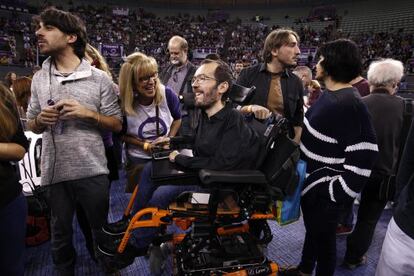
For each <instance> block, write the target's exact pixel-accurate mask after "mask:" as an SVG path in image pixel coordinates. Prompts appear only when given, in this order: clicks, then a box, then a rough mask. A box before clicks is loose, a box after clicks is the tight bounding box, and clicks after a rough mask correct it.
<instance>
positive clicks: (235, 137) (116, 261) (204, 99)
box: [99, 60, 261, 269]
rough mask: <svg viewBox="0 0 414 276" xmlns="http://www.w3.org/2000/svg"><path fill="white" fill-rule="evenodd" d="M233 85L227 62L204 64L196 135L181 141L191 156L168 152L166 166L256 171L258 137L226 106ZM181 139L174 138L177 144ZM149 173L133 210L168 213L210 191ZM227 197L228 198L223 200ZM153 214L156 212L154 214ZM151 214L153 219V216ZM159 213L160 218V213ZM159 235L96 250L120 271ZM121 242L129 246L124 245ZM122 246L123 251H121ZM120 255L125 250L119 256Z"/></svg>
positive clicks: (151, 232) (197, 79)
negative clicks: (186, 196)
mask: <svg viewBox="0 0 414 276" xmlns="http://www.w3.org/2000/svg"><path fill="white" fill-rule="evenodd" d="M231 85H232V74H231V71H230V68H229V66H228V65H227V64H226V63H224V62H223V61H220V60H218V61H212V60H205V61H203V63H202V64H201V66H200V67H199V68H198V70H197V71H196V73H195V75H194V78H193V80H192V86H193V91H194V97H195V105H196V106H197V107H199V108H201V110H202V111H203V112H202V116H201V118H200V120H199V123H198V127H197V129H196V133H195V135H194V137H185V139H184V140H185V141H186V142H191V143H193V154H194V156H187V155H184V154H181V153H179V152H178V151H172V152H171V153H170V155H169V160H170V162H174V163H176V164H177V165H178V166H180V167H183V168H187V169H192V170H199V169H211V170H220V171H229V170H246V169H252V168H256V163H257V158H258V155H259V151H260V147H261V142H260V139H259V135H258V134H257V133H256V132H255V131H254V130H253V129H252V128H250V127H249V126H248V125H247V124H246V123H245V120H244V118H243V116H242V115H240V113H239V112H238V111H237V110H234V109H232V107H231V106H230V105H229V104H226V99H227V97H226V94H227V93H228V91H230V88H231ZM174 139H175V138H171V141H170V138H163V139H158V140H157V141H155V142H154V143H156V144H165V143H170V144H171V145H174V144H175V142H176V141H174ZM179 139H180V138H177V140H179ZM152 169H153V168H152V164H151V163H149V164H148V165H147V166H146V167H145V168H144V170H143V172H142V176H141V182H140V183H139V188H138V192H137V195H136V199H135V202H134V210H133V212H138V213H140V212H144V211H145V210H148V209H151V208H148V207H157V208H160V209H164V210H166V209H167V207H168V206H169V204H170V203H172V202H173V201H174V200H175V199H176V197H177V196H178V195H179V194H181V193H182V192H184V191H205V190H210V189H209V188H211V187H205V186H204V187H201V186H200V185H190V186H189V185H162V186H158V185H157V183H154V182H153V181H152V179H151V171H152ZM207 186H208V185H207ZM213 189H215V190H220V189H221V188H220V187H218V186H217V187H213ZM223 195H225V194H224V193H218V194H217V196H218V197H223ZM196 197H197V196H196ZM214 197H215V196H213V198H214ZM218 197H217V198H218ZM227 198H229V197H228V196H227ZM192 200H193V202H195V201H197V200H200V196H199V197H198V198H194V197H192ZM190 201H191V200H190ZM210 201H212V199H210ZM218 201H219V200H217V202H216V205H215V209H217V207H219V209H220V206H219V205H218ZM153 209H154V208H153ZM213 209H214V208H213ZM157 211H158V209H156V211H155V212H157ZM159 211H161V210H159ZM210 211H211V212H210V214H209V215H208V216H212V214H213V213H214V212H217V210H210ZM165 212H167V213H164V214H165V216H166V217H168V216H169V212H168V211H165ZM246 212H247V211H246ZM150 213H151V212H149V213H148V214H150ZM148 214H147V213H146V214H145V215H142V216H141V217H144V218H146V217H148ZM151 214H152V215H154V212H152V213H151ZM158 214H162V212H161V213H158ZM167 214H168V215H167ZM137 215H138V216H140V215H139V214H136V215H135V216H137ZM187 216H188V215H187ZM208 216H206V215H204V219H203V221H205V220H206V219H207V221H208ZM152 220H154V217H152ZM166 222H167V221H162V220H160V221H159V223H160V224H166ZM131 224H133V222H131V223H130V228H131V227H132V226H131ZM207 224H208V223H207ZM207 224H205V223H202V225H203V226H200V225H198V226H197V227H198V229H201V228H203V229H204V230H203V231H207V232H208V231H211V228H209V227H207V226H206V225H207ZM197 227H196V228H197ZM130 228H128V230H129V229H130ZM131 229H132V228H131ZM206 229H208V230H206ZM128 230H127V233H126V234H125V235H130V232H131V231H128ZM193 231H194V229H193ZM201 232H202V231H201ZM158 233H159V229H156V228H155V227H148V226H147V227H138V228H136V229H134V232H133V233H132V238H131V239H128V238H127V239H125V237H124V239H123V242H124V243H122V242H121V245H119V244H120V243H119V241H118V242H115V243H113V242H112V243H109V244H101V245H99V250H100V251H101V252H102V253H104V254H106V255H108V256H115V258H113V260H112V261H111V266H113V267H115V268H118V269H120V268H123V267H125V266H128V265H129V264H131V263H132V262H133V260H134V258H135V257H136V256H140V255H144V254H146V252H147V249H148V246H149V245H150V244H151V242H153V240H154V238H155V237H156V236H157V234H158ZM125 240H126V241H128V242H127V243H126V241H125ZM120 248H122V250H119V249H120ZM117 251H118V252H117ZM120 251H123V252H122V253H121V254H120ZM256 253H257V252H256ZM256 255H257V254H256Z"/></svg>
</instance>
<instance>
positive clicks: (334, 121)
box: [287, 39, 378, 276]
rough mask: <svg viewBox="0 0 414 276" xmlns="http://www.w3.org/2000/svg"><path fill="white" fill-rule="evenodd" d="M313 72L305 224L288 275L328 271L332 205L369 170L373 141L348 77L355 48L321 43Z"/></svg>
mask: <svg viewBox="0 0 414 276" xmlns="http://www.w3.org/2000/svg"><path fill="white" fill-rule="evenodd" d="M320 54H321V55H320V60H319V62H318V64H317V66H316V78H317V79H318V80H319V81H323V82H324V83H325V87H326V90H325V91H324V92H323V93H322V95H321V96H320V98H319V100H318V101H317V102H316V103H315V104H314V105H312V106H311V107H310V108H309V110H308V112H307V113H306V116H305V119H304V128H303V134H302V141H301V144H300V148H301V152H302V159H304V160H305V161H306V162H307V171H306V174H307V179H306V181H305V185H304V188H303V191H302V203H301V204H302V212H303V220H304V223H305V228H306V236H305V242H304V245H303V251H302V260H301V263H300V265H299V267H297V268H296V269H294V270H291V271H289V273H287V274H288V275H311V274H312V272H313V269H314V268H315V265H316V275H323V276H329V275H333V274H334V272H335V266H336V235H335V229H336V225H337V219H338V209H339V207H340V206H341V204H344V203H346V202H349V201H353V200H354V198H355V197H356V196H357V195H358V193H359V192H360V191H361V189H362V187H363V185H364V184H365V182H366V181H367V179H368V177H369V176H370V174H371V167H372V166H373V164H374V161H375V158H376V155H377V152H378V146H377V144H376V138H375V132H374V129H373V126H372V123H371V118H370V115H369V113H368V111H367V108H366V107H365V105H364V104H363V103H362V102H361V100H360V98H359V97H358V96H357V93H358V92H357V90H355V89H354V88H353V87H352V85H351V84H349V82H350V81H351V80H352V79H354V78H355V77H356V76H358V75H359V74H360V73H361V68H362V65H361V61H360V56H359V52H358V48H357V46H356V45H355V43H354V42H352V41H350V40H345V39H340V40H335V41H332V42H329V43H327V44H325V45H323V46H322V47H321V49H320Z"/></svg>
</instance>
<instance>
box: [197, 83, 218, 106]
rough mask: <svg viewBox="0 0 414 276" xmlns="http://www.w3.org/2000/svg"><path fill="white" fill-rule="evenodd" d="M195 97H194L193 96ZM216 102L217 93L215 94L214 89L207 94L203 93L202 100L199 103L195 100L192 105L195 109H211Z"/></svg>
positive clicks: (215, 90)
mask: <svg viewBox="0 0 414 276" xmlns="http://www.w3.org/2000/svg"><path fill="white" fill-rule="evenodd" d="M194 97H195V95H194ZM217 100H218V93H217V87H214V88H213V89H211V90H210V91H208V92H204V94H203V98H202V100H201V101H199V100H197V98H195V102H194V105H195V106H196V107H199V108H201V109H208V108H210V107H212V106H213V105H214V104H215V103H216V102H217Z"/></svg>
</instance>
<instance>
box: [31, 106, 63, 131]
mask: <svg viewBox="0 0 414 276" xmlns="http://www.w3.org/2000/svg"><path fill="white" fill-rule="evenodd" d="M58 120H59V111H58V110H57V109H56V108H55V107H53V106H48V107H45V108H44V109H42V111H41V112H40V113H39V115H37V117H36V118H35V124H36V125H37V126H38V127H46V126H53V125H55V124H56V122H57V121H58Z"/></svg>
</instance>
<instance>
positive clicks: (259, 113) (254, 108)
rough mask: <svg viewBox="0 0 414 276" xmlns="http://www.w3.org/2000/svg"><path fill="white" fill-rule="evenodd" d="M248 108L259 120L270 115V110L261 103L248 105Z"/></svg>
mask: <svg viewBox="0 0 414 276" xmlns="http://www.w3.org/2000/svg"><path fill="white" fill-rule="evenodd" d="M249 110H250V111H251V112H252V113H253V114H254V117H256V119H259V120H264V119H267V118H269V117H270V115H272V112H270V110H269V109H267V108H266V107H264V106H261V105H256V104H253V105H250V107H249Z"/></svg>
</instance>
